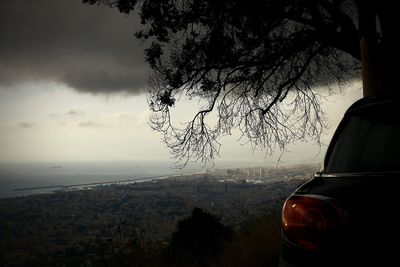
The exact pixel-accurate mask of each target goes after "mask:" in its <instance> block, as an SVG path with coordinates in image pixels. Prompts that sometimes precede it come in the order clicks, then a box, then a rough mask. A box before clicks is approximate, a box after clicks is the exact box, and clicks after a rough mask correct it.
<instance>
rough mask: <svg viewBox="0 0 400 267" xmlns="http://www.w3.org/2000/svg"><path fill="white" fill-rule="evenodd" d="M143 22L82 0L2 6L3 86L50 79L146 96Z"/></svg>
mask: <svg viewBox="0 0 400 267" xmlns="http://www.w3.org/2000/svg"><path fill="white" fill-rule="evenodd" d="M138 27H139V23H138V19H137V18H135V17H133V16H130V17H127V16H125V15H123V14H120V13H119V12H118V11H117V10H116V9H110V8H107V7H103V6H88V5H84V4H82V3H81V0H35V1H27V0H1V1H0V34H1V37H0V85H3V86H4V85H12V84H16V83H20V82H29V81H33V80H50V81H57V82H60V83H63V84H66V85H68V86H70V87H72V88H74V89H76V90H78V91H82V92H91V93H115V92H129V93H140V92H143V90H144V88H145V87H146V84H147V65H146V64H145V63H144V60H143V52H142V48H141V47H140V45H139V41H138V40H137V39H135V37H134V32H135V30H137V29H138Z"/></svg>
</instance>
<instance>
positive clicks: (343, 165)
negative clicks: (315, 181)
mask: <svg viewBox="0 0 400 267" xmlns="http://www.w3.org/2000/svg"><path fill="white" fill-rule="evenodd" d="M387 114H390V113H387ZM391 117H394V116H393V115H391ZM331 151H332V152H331V155H330V157H329V160H328V162H327V166H326V171H327V172H376V171H393V170H399V169H400V156H399V155H400V121H399V119H398V118H393V119H391V118H390V116H385V114H382V113H380V114H376V113H375V115H372V113H369V114H367V113H362V114H358V115H353V116H351V117H350V118H349V119H348V120H347V123H345V126H344V127H342V131H341V132H340V133H339V136H338V138H337V140H336V143H335V144H334V146H333V149H332V150H331Z"/></svg>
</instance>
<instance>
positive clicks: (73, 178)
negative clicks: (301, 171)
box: [0, 161, 272, 198]
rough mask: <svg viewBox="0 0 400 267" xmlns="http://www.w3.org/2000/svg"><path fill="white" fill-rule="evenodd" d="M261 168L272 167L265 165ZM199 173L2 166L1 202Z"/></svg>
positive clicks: (117, 166)
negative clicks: (83, 186)
mask: <svg viewBox="0 0 400 267" xmlns="http://www.w3.org/2000/svg"><path fill="white" fill-rule="evenodd" d="M260 165H263V166H265V167H270V166H272V164H268V163H266V162H263V163H260ZM215 167H216V168H240V167H249V164H248V163H246V162H240V161H223V162H219V163H218V164H217V165H216V166H215ZM197 171H205V168H204V166H203V165H202V164H196V163H190V164H188V165H187V166H186V167H185V168H183V169H179V168H176V166H175V165H174V163H173V162H171V161H129V162H66V163H60V162H56V163H54V162H40V163H0V198H8V197H17V196H26V195H32V194H43V193H51V192H53V191H55V190H57V189H59V188H42V189H35V190H17V191H15V189H22V188H36V187H52V186H60V187H61V186H69V185H77V184H87V183H102V182H113V181H121V180H142V179H147V178H151V177H154V176H168V175H174V174H179V173H190V172H197Z"/></svg>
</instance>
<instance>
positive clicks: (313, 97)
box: [83, 0, 400, 165]
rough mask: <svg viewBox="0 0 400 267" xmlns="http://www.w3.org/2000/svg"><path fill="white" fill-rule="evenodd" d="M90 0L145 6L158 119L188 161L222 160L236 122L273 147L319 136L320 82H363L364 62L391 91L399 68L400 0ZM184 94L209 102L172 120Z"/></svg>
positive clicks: (367, 76)
mask: <svg viewBox="0 0 400 267" xmlns="http://www.w3.org/2000/svg"><path fill="white" fill-rule="evenodd" d="M83 2H85V3H90V4H96V3H97V4H106V5H109V6H111V7H117V8H118V9H119V10H120V11H121V12H123V13H130V12H133V11H134V10H135V9H136V10H137V11H138V13H139V15H140V18H141V22H142V24H143V25H145V28H144V29H143V30H141V31H138V32H137V33H136V37H137V38H140V39H142V40H144V41H145V47H144V50H145V56H146V61H147V62H148V64H149V65H150V68H151V70H152V78H151V80H150V97H149V104H150V108H151V109H152V111H154V113H153V116H152V118H151V125H152V127H153V129H155V130H157V131H159V132H161V133H162V134H163V140H164V142H165V143H166V144H167V146H168V147H169V148H170V150H171V152H172V154H173V155H174V156H175V157H176V158H177V159H178V161H179V162H180V163H182V164H183V165H185V164H186V163H187V162H188V161H191V160H194V161H202V162H205V163H207V162H213V160H214V157H215V156H216V155H218V154H219V149H220V143H219V138H221V137H222V136H224V135H229V134H231V133H232V131H233V130H234V129H239V130H240V133H241V138H242V140H243V141H244V142H250V143H251V144H252V145H253V146H254V147H259V148H261V149H264V150H265V151H266V153H269V152H272V151H274V150H275V149H279V150H280V151H284V150H285V149H286V147H287V145H288V144H290V143H293V142H296V141H303V140H306V139H307V140H314V141H316V142H319V138H320V135H321V133H322V131H323V129H324V127H325V125H324V113H323V111H322V110H321V106H320V103H321V99H322V97H321V95H320V94H319V93H318V90H315V88H318V87H327V88H333V87H332V86H333V85H334V86H337V85H339V88H340V87H342V86H343V85H346V84H347V83H348V82H349V81H352V80H353V79H360V78H361V72H360V70H361V66H362V75H363V77H364V87H366V88H367V87H368V88H369V84H373V85H374V84H375V83H376V84H377V85H376V86H375V85H374V86H372V87H373V88H375V87H376V88H381V89H380V90H381V91H382V88H391V89H392V87H393V84H394V82H393V78H391V77H395V75H394V74H395V73H396V72H397V71H398V69H399V67H398V66H396V65H397V63H396V64H394V63H393V60H396V59H399V56H398V54H399V53H398V52H396V53H394V51H395V49H396V47H397V46H396V45H397V44H398V41H396V38H397V37H396V36H395V35H396V34H395V33H397V32H398V30H397V29H396V28H397V26H398V18H399V6H400V4H399V3H397V2H395V3H392V2H393V1H386V0H382V1H364V2H363V1H357V0H354V1H350V0H317V1H311V0H297V1H293V0H229V1H228V0H181V1H177V0H160V1H152V0H108V1H107V0H83ZM366 2H368V3H366ZM396 23H397V24H396ZM360 43H361V45H360ZM389 58H390V60H389ZM397 62H398V61H397ZM372 74H373V75H372ZM366 81H367V82H368V86H366ZM374 90H375V89H374ZM375 91H377V90H375ZM375 91H374V92H375ZM364 92H365V90H364ZM182 96H185V97H188V98H190V99H197V98H199V99H201V100H203V102H202V103H204V105H203V106H202V107H201V108H200V109H199V110H198V112H197V113H196V114H195V115H194V116H193V118H192V119H191V120H190V121H188V122H187V123H186V124H184V126H183V127H182V125H178V126H177V125H176V124H175V123H174V122H173V121H172V119H171V112H173V110H174V107H175V105H177V102H178V100H179V99H180V98H181V97H182ZM211 114H213V115H211ZM211 116H215V117H216V118H217V121H216V123H211V122H210V119H209V118H210V117H211Z"/></svg>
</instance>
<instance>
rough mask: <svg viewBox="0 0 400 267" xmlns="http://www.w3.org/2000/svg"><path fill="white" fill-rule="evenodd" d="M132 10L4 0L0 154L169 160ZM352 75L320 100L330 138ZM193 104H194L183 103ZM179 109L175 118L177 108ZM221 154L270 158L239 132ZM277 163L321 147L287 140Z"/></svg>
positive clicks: (352, 93) (306, 157)
mask: <svg viewBox="0 0 400 267" xmlns="http://www.w3.org/2000/svg"><path fill="white" fill-rule="evenodd" d="M139 27H140V25H139V23H138V20H137V18H136V17H135V16H126V15H123V14H120V13H119V12H118V11H117V10H116V9H109V8H106V7H101V6H86V5H83V4H81V1H80V0H35V1H31V0H0V34H1V37H0V38H1V39H0V162H32V161H34V162H35V161H39V162H43V161H49V162H68V161H131V160H169V158H170V156H169V152H168V150H167V149H166V148H165V146H164V145H163V144H162V143H161V136H160V135H159V134H158V133H156V132H152V131H151V130H150V128H149V126H148V125H147V122H148V116H149V109H148V106H147V101H146V94H145V93H146V90H147V74H148V68H147V65H146V64H145V62H144V59H143V58H144V56H143V52H142V51H143V50H142V47H141V46H140V42H139V41H138V40H136V39H135V37H134V32H135V30H137V29H138V28H139ZM360 88H361V85H360V83H355V84H354V85H353V86H352V87H349V88H347V89H345V90H344V91H343V92H342V94H337V95H334V96H331V97H329V98H328V99H329V102H327V103H325V104H324V109H325V111H326V114H327V116H328V120H327V124H328V125H330V126H331V127H330V129H328V130H327V132H326V135H324V136H323V141H325V142H326V143H327V142H328V141H329V139H330V136H331V134H332V132H333V130H334V129H335V127H336V125H337V123H338V121H339V119H340V118H341V117H342V115H343V112H344V111H345V109H346V108H347V107H348V106H349V105H350V104H351V103H352V102H354V101H355V100H356V99H358V98H360V97H361V89H360ZM182 105H183V108H182V110H184V111H185V110H186V109H187V110H188V111H189V110H190V106H192V103H182ZM178 117H179V116H178ZM221 142H222V144H223V146H222V150H221V156H222V159H226V160H230V159H236V160H240V159H244V160H247V161H249V162H252V161H258V162H259V161H261V162H262V161H263V160H264V161H265V160H267V161H271V160H274V159H276V157H277V155H274V156H272V157H268V158H267V159H264V154H263V153H262V152H259V151H258V152H257V151H256V152H254V153H253V152H252V150H251V148H250V147H249V146H243V145H242V144H241V143H240V142H238V141H237V136H233V137H230V138H225V139H223V140H221ZM290 151H291V152H290V153H287V154H285V155H284V156H283V157H282V159H283V161H285V160H286V161H299V162H301V161H313V162H316V161H320V160H321V159H322V158H323V152H324V148H323V149H322V152H321V153H319V154H318V151H319V147H318V146H316V145H313V144H297V145H295V146H292V147H290Z"/></svg>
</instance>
